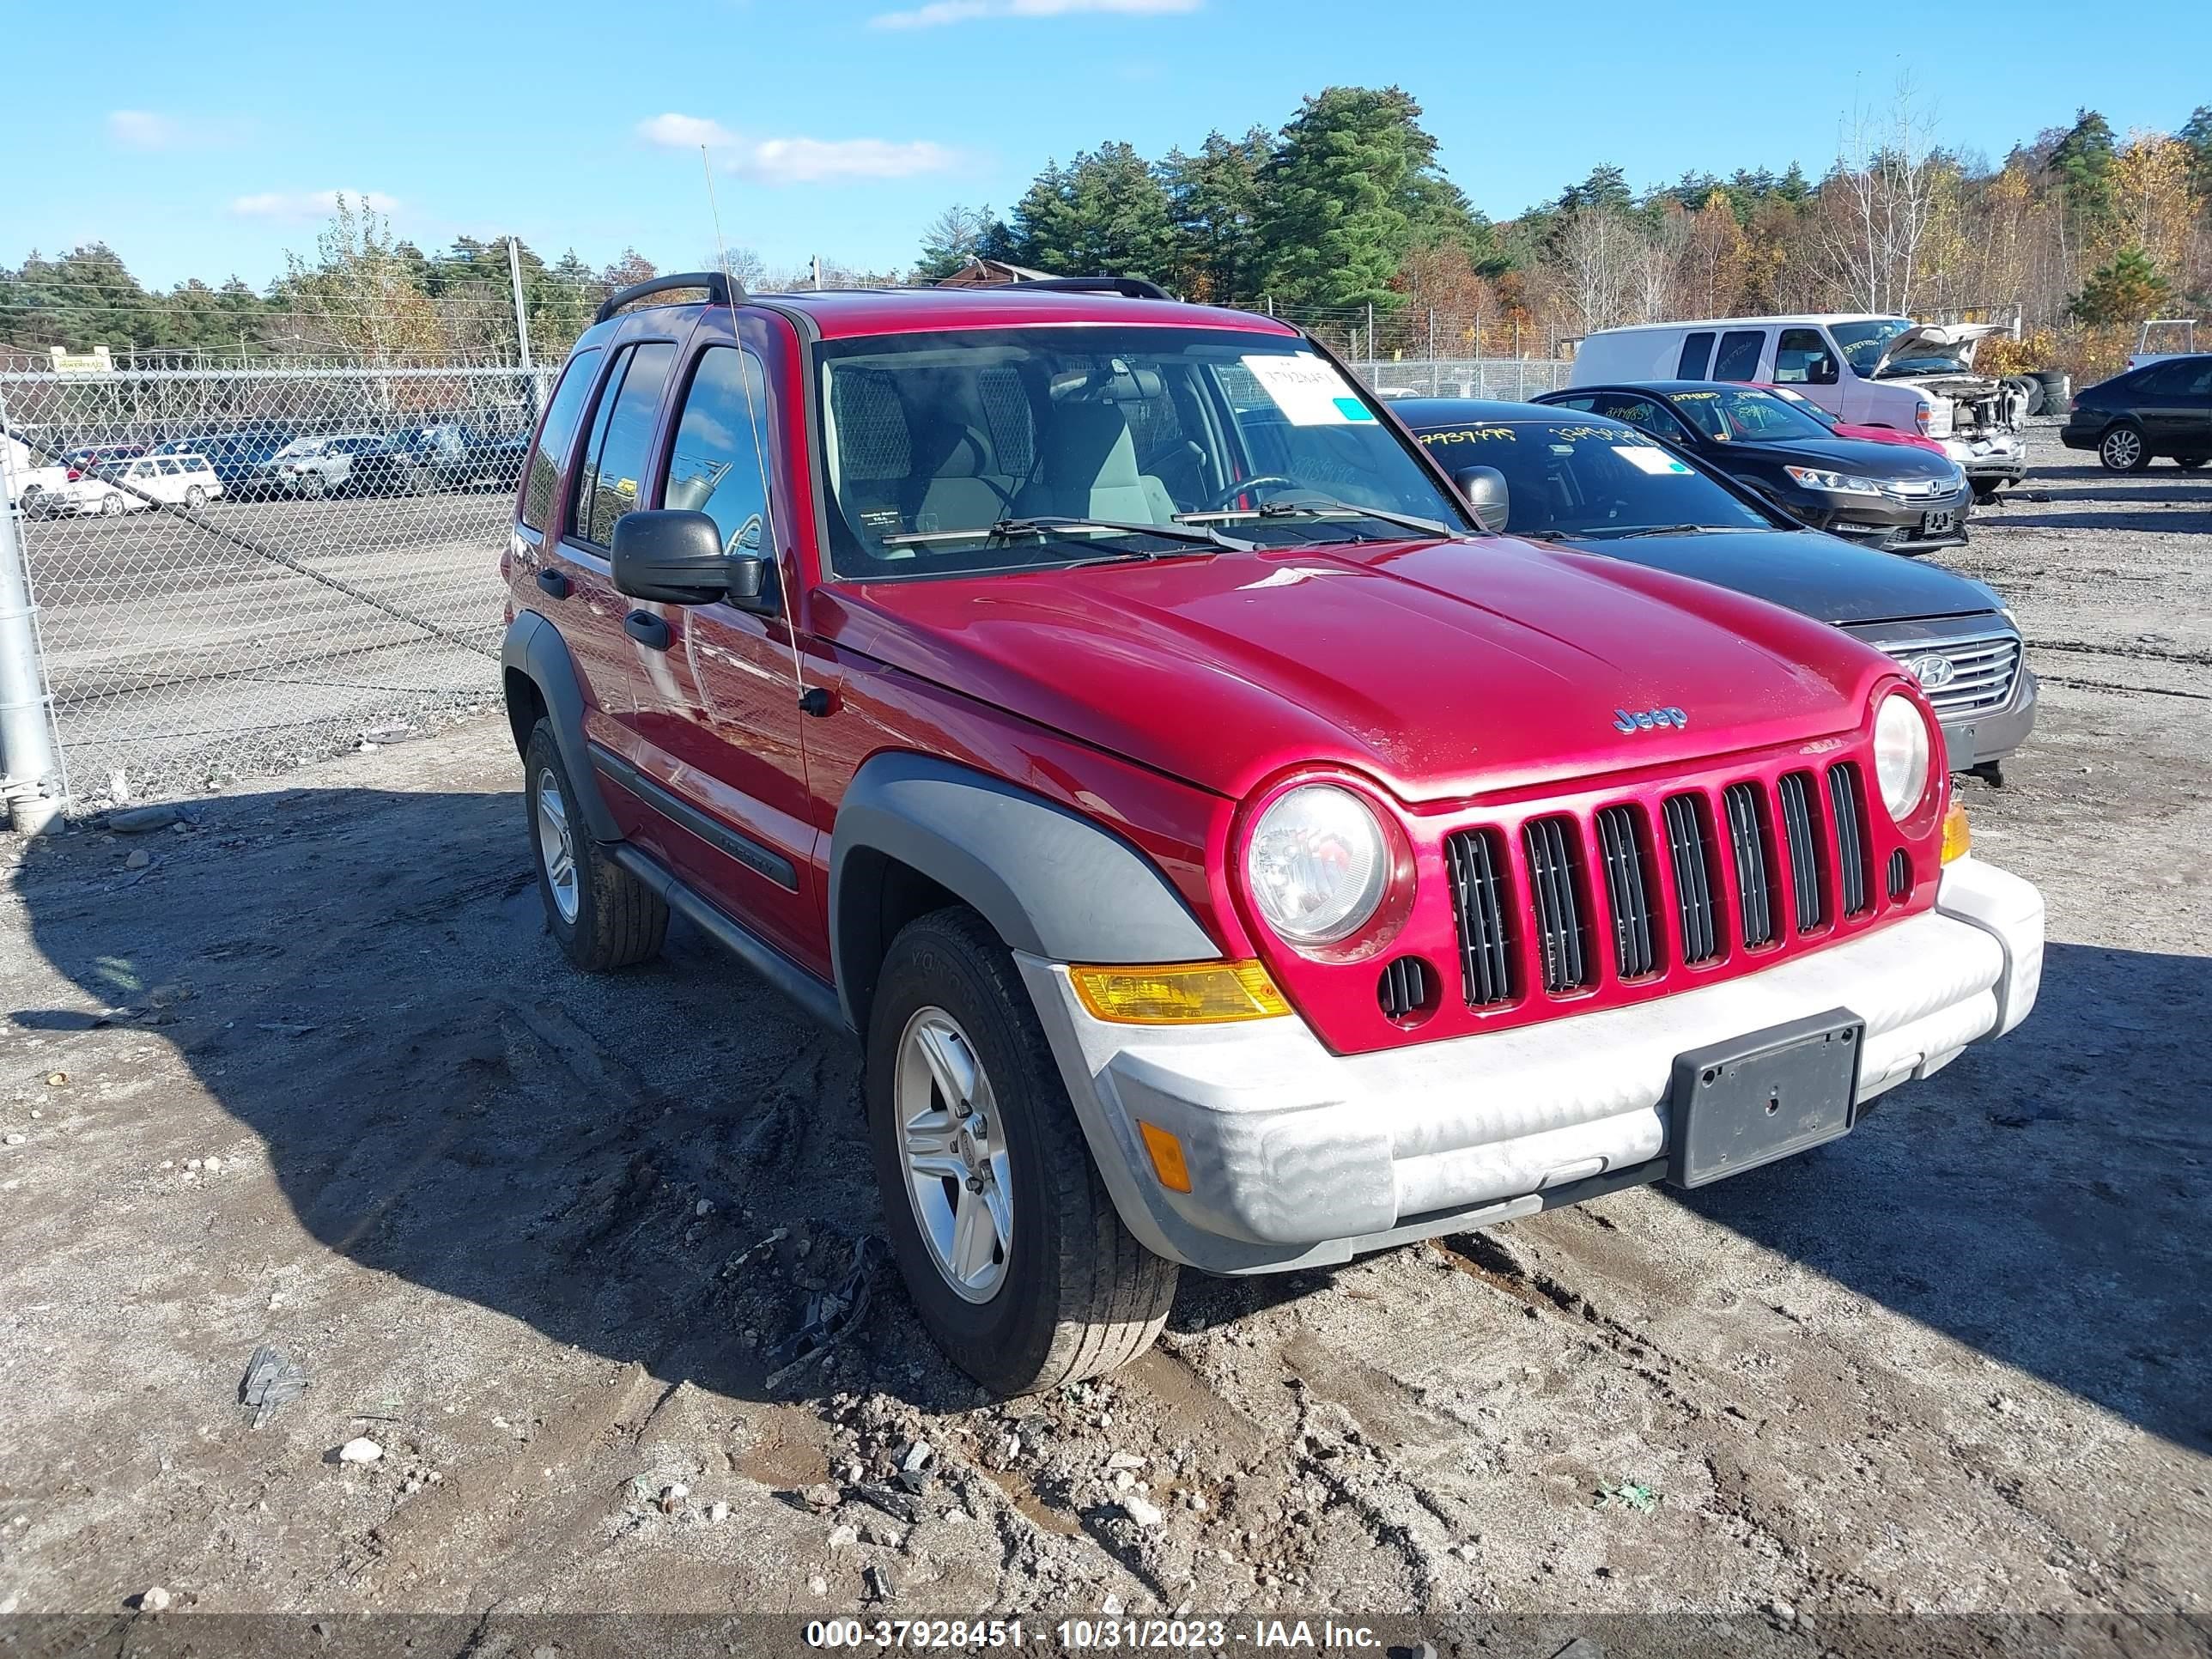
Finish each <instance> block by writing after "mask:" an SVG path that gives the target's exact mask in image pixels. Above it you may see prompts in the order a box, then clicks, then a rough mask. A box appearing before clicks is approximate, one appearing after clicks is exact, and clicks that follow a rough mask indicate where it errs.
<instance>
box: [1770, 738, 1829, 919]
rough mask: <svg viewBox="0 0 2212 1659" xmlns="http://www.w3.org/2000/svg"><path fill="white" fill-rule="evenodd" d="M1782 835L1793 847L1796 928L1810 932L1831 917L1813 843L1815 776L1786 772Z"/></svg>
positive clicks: (1792, 875)
mask: <svg viewBox="0 0 2212 1659" xmlns="http://www.w3.org/2000/svg"><path fill="white" fill-rule="evenodd" d="M1780 793H1781V796H1782V836H1783V840H1784V842H1785V843H1786V844H1787V846H1788V847H1789V849H1790V895H1791V896H1792V898H1793V899H1794V900H1795V902H1796V907H1797V931H1798V932H1799V933H1810V932H1812V930H1813V929H1814V928H1815V927H1819V926H1820V924H1821V923H1822V922H1824V921H1826V920H1827V919H1828V906H1827V895H1826V894H1825V893H1823V892H1822V891H1821V890H1820V854H1819V852H1818V850H1817V849H1816V848H1815V847H1814V836H1815V830H1814V823H1815V821H1816V819H1817V817H1818V813H1817V811H1816V809H1815V808H1814V805H1813V775H1812V774H1811V773H1810V772H1788V773H1784V775H1783V778H1782V784H1781V790H1780Z"/></svg>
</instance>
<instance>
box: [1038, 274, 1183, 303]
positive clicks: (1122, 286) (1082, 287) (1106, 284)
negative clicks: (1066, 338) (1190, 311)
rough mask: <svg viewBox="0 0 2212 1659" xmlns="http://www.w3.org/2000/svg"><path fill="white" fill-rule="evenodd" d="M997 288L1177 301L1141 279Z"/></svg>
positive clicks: (1064, 280)
mask: <svg viewBox="0 0 2212 1659" xmlns="http://www.w3.org/2000/svg"><path fill="white" fill-rule="evenodd" d="M994 286H996V287H1000V288H1042V289H1057V290H1058V291H1059V292H1060V293H1062V294H1118V295H1121V297H1122V298H1123V299H1125V300H1172V299H1173V298H1175V295H1172V294H1170V293H1169V292H1168V291H1167V289H1164V288H1162V287H1161V286H1160V285H1159V284H1158V283H1148V282H1146V280H1145V279H1144V278H1143V277H1141V276H1032V277H1030V278H1029V279H1028V280H1027V281H1025V282H1018V283H996V284H994Z"/></svg>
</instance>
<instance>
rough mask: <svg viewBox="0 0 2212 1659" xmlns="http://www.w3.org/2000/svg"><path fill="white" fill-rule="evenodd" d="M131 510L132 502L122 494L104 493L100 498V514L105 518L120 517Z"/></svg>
mask: <svg viewBox="0 0 2212 1659" xmlns="http://www.w3.org/2000/svg"><path fill="white" fill-rule="evenodd" d="M130 510H131V504H130V503H129V502H128V501H125V500H124V499H123V497H122V496H120V495H103V496H101V497H100V517H101V518H103V519H119V518H121V517H122V516H123V515H124V514H125V513H128V512H129V511H130Z"/></svg>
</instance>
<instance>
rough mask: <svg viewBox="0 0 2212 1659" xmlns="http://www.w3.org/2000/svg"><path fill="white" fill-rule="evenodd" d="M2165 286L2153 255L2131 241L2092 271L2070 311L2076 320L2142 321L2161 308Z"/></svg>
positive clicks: (2107, 321)
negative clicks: (2154, 263)
mask: <svg viewBox="0 0 2212 1659" xmlns="http://www.w3.org/2000/svg"><path fill="white" fill-rule="evenodd" d="M2165 297H2166V278H2165V277H2163V276H2160V275H2159V273H2158V270H2157V269H2156V267H2154V265H2153V264H2151V259H2150V255H2149V254H2148V253H2146V252H2143V250H2142V248H2141V247H2140V246H2136V244H2134V243H2132V242H2131V243H2130V244H2129V245H2128V246H2125V247H2124V248H2122V249H2121V250H2120V251H2119V252H2118V253H2116V254H2114V255H2113V256H2112V258H2111V259H2109V260H2108V261H2106V263H2105V264H2101V265H2100V266H2098V267H2097V269H2096V270H2093V271H2091V272H2090V273H2089V280H2088V281H2087V282H2086V283H2083V284H2082V285H2081V292H2080V293H2079V294H2077V295H2075V296H2074V299H2073V301H2072V303H2071V304H2070V305H2069V306H2068V307H2067V312H2068V314H2069V315H2070V316H2071V317H2073V319H2075V321H2076V322H2082V323H2139V322H2141V321H2142V319H2144V318H2146V317H2148V316H2149V315H2150V314H2151V313H2153V312H2154V311H2155V310H2157V309H2158V304H2159V301H2160V300H2162V299H2164V298H2165Z"/></svg>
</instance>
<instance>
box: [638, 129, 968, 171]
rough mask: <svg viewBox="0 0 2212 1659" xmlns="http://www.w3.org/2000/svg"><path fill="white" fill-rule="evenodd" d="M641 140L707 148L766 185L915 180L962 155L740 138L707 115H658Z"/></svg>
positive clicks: (900, 146) (854, 141) (887, 143)
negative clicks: (864, 180)
mask: <svg viewBox="0 0 2212 1659" xmlns="http://www.w3.org/2000/svg"><path fill="white" fill-rule="evenodd" d="M637 132H638V137H641V138H642V139H644V140H645V141H646V142H647V143H649V144H658V145H659V146H661V147H662V148H663V149H698V148H699V147H700V146H702V145H704V146H705V147H706V148H707V149H708V150H709V151H710V152H712V153H713V154H714V156H715V158H716V160H717V161H719V162H720V165H721V166H722V167H723V168H724V169H725V170H726V171H727V172H730V173H736V174H738V176H739V177H741V178H745V179H753V180H755V181H756V182H757V183H760V184H764V185H821V184H844V183H850V182H853V181H854V180H858V179H911V178H914V177H915V175H916V174H919V173H942V172H944V171H945V169H946V168H948V167H952V166H954V165H955V164H956V163H957V161H959V159H960V158H959V153H958V152H957V151H956V150H953V149H948V148H947V147H946V146H945V145H943V144H937V143H930V142H929V141H928V140H927V139H914V140H911V141H908V142H906V143H894V142H892V141H891V140H890V139H885V138H835V139H831V138H741V137H738V135H737V134H736V133H734V132H732V131H730V130H729V129H728V128H727V127H725V126H724V125H722V124H721V123H720V122H719V121H714V120H710V119H708V118H707V117H705V116H703V115H677V114H668V115H656V116H654V117H653V118H652V119H650V120H647V121H641V122H639V123H638V124H637Z"/></svg>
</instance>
